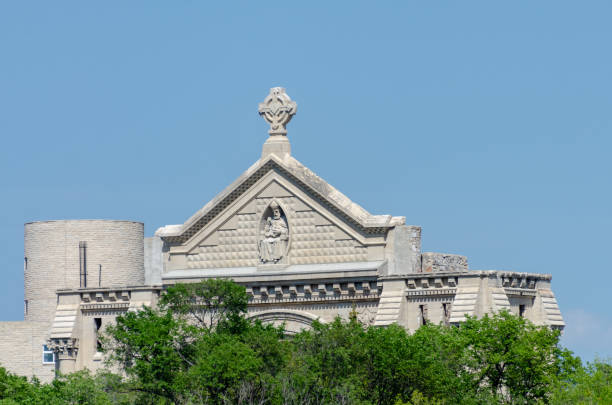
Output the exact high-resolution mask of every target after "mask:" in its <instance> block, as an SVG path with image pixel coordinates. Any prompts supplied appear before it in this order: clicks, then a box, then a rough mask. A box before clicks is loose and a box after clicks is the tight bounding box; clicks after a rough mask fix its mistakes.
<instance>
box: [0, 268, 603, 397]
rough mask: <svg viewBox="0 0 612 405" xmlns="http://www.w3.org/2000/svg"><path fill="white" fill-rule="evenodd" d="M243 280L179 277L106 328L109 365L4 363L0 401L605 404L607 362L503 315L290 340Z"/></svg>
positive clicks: (337, 329)
mask: <svg viewBox="0 0 612 405" xmlns="http://www.w3.org/2000/svg"><path fill="white" fill-rule="evenodd" d="M246 307H247V297H246V294H245V290H244V288H243V287H240V286H239V285H236V284H234V283H232V282H230V281H225V280H208V281H204V282H201V283H197V284H189V285H177V286H174V287H171V288H169V289H168V290H167V292H166V294H164V295H163V296H162V298H161V301H160V305H159V306H158V308H157V309H151V308H144V309H143V310H141V311H138V312H128V313H126V314H124V315H123V316H120V317H118V318H117V322H116V324H115V325H113V326H111V327H108V328H107V330H106V334H107V336H106V338H105V339H104V348H105V350H106V351H107V358H108V359H109V366H113V367H115V369H116V368H117V367H118V368H119V369H120V370H121V371H122V373H121V376H120V375H116V374H112V373H110V372H105V373H99V374H97V375H91V374H89V373H88V372H78V373H74V374H71V375H67V376H58V378H56V379H55V380H54V381H53V382H52V383H51V384H41V383H39V382H38V381H36V380H33V381H27V380H26V379H25V378H23V377H17V376H14V375H11V374H9V373H7V372H6V371H5V370H4V369H2V368H0V405H1V404H41V403H45V404H174V403H177V404H391V405H403V404H412V405H417V404H421V405H425V404H430V405H433V404H480V403H491V404H497V403H501V404H524V403H543V404H545V403H551V404H568V403H572V404H599V403H601V404H607V403H612V363H610V362H609V361H599V360H598V361H596V362H594V363H592V364H588V365H587V366H583V365H582V364H581V362H580V360H579V359H578V358H576V357H574V356H573V355H572V354H571V353H570V352H569V351H567V350H564V349H562V348H560V347H559V345H558V340H559V333H558V331H555V330H551V329H549V328H545V327H537V326H534V325H533V324H531V323H530V322H528V321H526V320H525V319H523V318H520V317H516V316H513V315H511V314H510V313H507V312H502V313H500V314H496V315H494V316H490V317H484V318H482V319H475V318H470V319H468V320H467V321H466V322H464V323H463V324H461V325H460V326H458V327H445V326H437V325H426V326H423V327H421V328H420V329H419V330H417V331H416V332H415V333H413V334H409V333H407V332H406V331H405V330H404V329H403V328H401V327H399V326H397V325H392V326H390V327H386V328H378V327H366V326H364V325H362V324H361V323H359V322H358V321H357V316H356V315H357V314H356V313H355V312H354V313H353V314H352V316H351V319H349V320H347V321H343V320H341V319H339V318H338V319H336V320H335V321H334V322H332V323H329V324H323V323H319V322H315V323H314V324H313V327H312V329H311V330H308V331H303V332H301V333H299V334H297V335H294V336H292V337H287V336H286V335H285V333H284V331H283V329H282V328H277V327H274V326H270V325H263V324H261V323H259V322H250V321H248V320H247V319H246V318H245V313H246Z"/></svg>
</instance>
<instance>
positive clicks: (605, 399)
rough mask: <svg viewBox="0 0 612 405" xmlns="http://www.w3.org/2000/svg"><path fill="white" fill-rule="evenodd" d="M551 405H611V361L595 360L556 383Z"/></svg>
mask: <svg viewBox="0 0 612 405" xmlns="http://www.w3.org/2000/svg"><path fill="white" fill-rule="evenodd" d="M550 402H551V403H553V404H558V405H562V404H579V405H582V404H584V405H587V404H588V405H590V404H612V360H610V359H608V360H600V359H596V360H595V361H594V362H592V363H589V364H587V366H586V367H578V368H576V369H575V371H574V372H572V373H570V374H568V375H566V376H565V378H563V379H561V380H559V381H558V383H557V385H556V386H555V387H554V389H553V391H552V397H551V401H550Z"/></svg>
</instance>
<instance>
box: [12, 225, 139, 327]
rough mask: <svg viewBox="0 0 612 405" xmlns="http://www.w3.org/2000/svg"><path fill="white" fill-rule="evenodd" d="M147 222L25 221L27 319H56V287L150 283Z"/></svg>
mask: <svg viewBox="0 0 612 405" xmlns="http://www.w3.org/2000/svg"><path fill="white" fill-rule="evenodd" d="M143 244H144V226H143V224H142V223H141V222H132V221H114V220H67V221H43V222H30V223H27V224H25V243H24V246H25V263H24V283H25V300H26V302H25V306H26V314H25V319H26V320H28V321H38V322H49V323H50V322H52V321H53V317H54V313H55V307H56V304H57V298H56V294H55V292H56V290H58V289H66V288H68V289H74V288H97V287H127V286H135V285H142V284H144V245H143Z"/></svg>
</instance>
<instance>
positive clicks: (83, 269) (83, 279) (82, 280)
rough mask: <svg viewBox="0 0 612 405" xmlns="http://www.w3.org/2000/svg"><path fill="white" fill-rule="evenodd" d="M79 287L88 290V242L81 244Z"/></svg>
mask: <svg viewBox="0 0 612 405" xmlns="http://www.w3.org/2000/svg"><path fill="white" fill-rule="evenodd" d="M79 285H80V286H81V288H87V242H79Z"/></svg>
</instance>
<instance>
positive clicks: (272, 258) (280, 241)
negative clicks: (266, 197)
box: [259, 201, 289, 263]
mask: <svg viewBox="0 0 612 405" xmlns="http://www.w3.org/2000/svg"><path fill="white" fill-rule="evenodd" d="M270 209H271V210H272V216H271V217H268V218H267V219H266V223H265V225H264V227H263V229H262V231H261V239H260V241H259V259H260V260H261V262H262V263H278V261H279V260H281V259H282V258H283V256H284V255H285V252H286V250H287V243H288V241H289V228H288V227H287V221H286V220H285V218H283V216H282V215H281V212H282V211H281V208H280V207H279V205H278V203H276V201H273V202H272V204H270Z"/></svg>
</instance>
